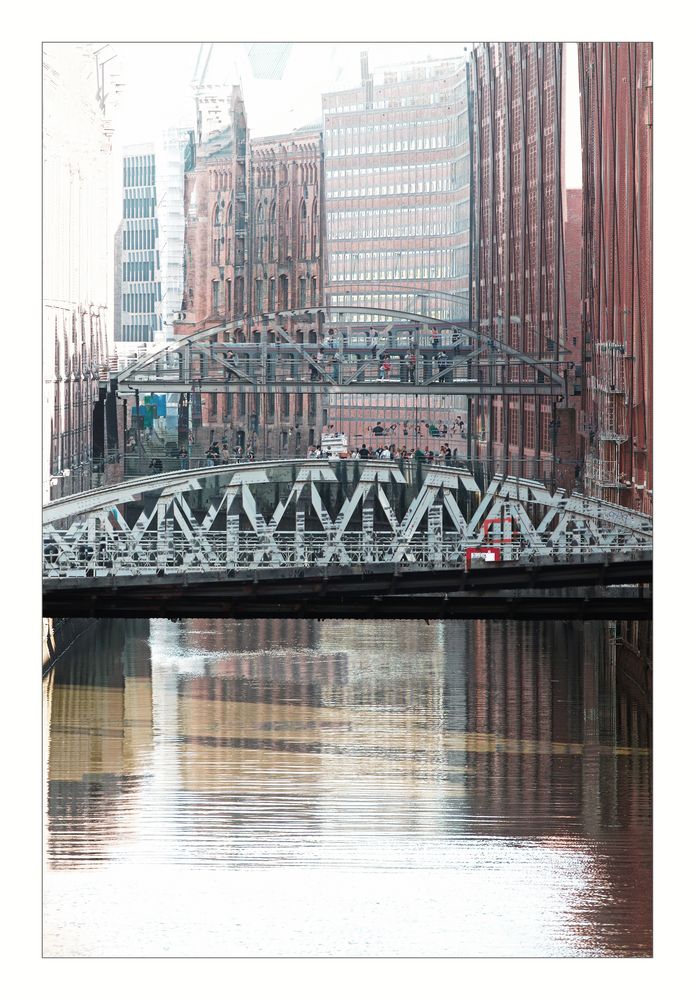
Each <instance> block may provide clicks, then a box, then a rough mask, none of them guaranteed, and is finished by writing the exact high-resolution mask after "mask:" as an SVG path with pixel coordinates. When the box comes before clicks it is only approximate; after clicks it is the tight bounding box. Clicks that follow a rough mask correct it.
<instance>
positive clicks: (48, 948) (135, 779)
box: [43, 620, 652, 957]
mask: <svg viewBox="0 0 695 1000" xmlns="http://www.w3.org/2000/svg"><path fill="white" fill-rule="evenodd" d="M628 632H629V629H628ZM628 632H626V631H625V629H624V627H623V629H620V628H618V629H616V627H615V626H611V625H605V624H599V623H588V624H568V623H561V622H553V623H549V622H537V623H531V622H447V623H441V622H439V623H437V622H431V623H426V622H403V621H387V622H349V621H321V622H318V621H241V622H233V621H227V620H225V621H222V620H219V621H197V620H188V621H184V622H171V621H164V620H156V621H132V622H126V621H112V622H109V621H102V622H100V623H98V624H95V626H94V627H93V628H92V629H90V630H89V631H88V632H87V633H86V634H85V635H83V636H82V637H81V638H79V639H78V640H77V641H76V642H75V643H74V644H73V645H72V647H71V648H70V649H69V650H68V651H67V652H66V653H65V654H64V655H63V656H62V657H61V659H60V660H59V661H58V662H57V664H56V666H55V668H54V670H53V671H52V673H51V674H50V675H49V676H48V677H47V678H46V679H45V680H44V707H45V728H44V752H45V789H44V791H45V840H44V878H43V892H44V920H43V932H44V954H45V955H47V956H286V955H295V956H488V957H494V956H646V955H649V954H651V949H652V879H651V871H652V850H651V847H652V827H651V808H652V794H651V791H652V780H651V775H652V760H651V754H650V724H649V709H648V692H646V691H645V690H644V685H643V684H641V683H640V674H639V669H637V670H636V671H635V669H631V671H630V672H629V675H628V674H626V673H625V671H624V664H625V663H627V662H628V660H629V657H628V660H626V659H625V656H624V653H625V651H626V650H628V651H629V650H630V649H632V653H630V656H632V657H633V660H635V662H637V663H638V664H639V658H638V655H637V651H636V650H635V649H634V648H633V647H634V643H635V642H636V639H635V635H632V634H628ZM628 640H629V641H628ZM631 643H632V646H631ZM633 667H634V664H633Z"/></svg>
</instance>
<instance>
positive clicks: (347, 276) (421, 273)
mask: <svg viewBox="0 0 695 1000" xmlns="http://www.w3.org/2000/svg"><path fill="white" fill-rule="evenodd" d="M465 274H466V271H465V270H464V269H463V268H462V269H461V270H460V271H458V272H456V271H454V269H453V267H447V266H446V265H443V264H431V265H429V266H428V267H424V266H418V267H394V268H391V267H382V268H365V269H364V270H361V271H358V270H349V271H345V272H340V271H336V272H331V276H330V280H331V281H336V282H341V281H392V280H395V281H404V280H406V279H413V280H414V279H415V278H461V277H464V276H465Z"/></svg>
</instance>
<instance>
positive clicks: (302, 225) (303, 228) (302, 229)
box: [299, 199, 308, 260]
mask: <svg viewBox="0 0 695 1000" xmlns="http://www.w3.org/2000/svg"><path fill="white" fill-rule="evenodd" d="M307 228H308V223H307V214H306V202H305V201H304V200H303V199H302V202H301V204H300V206H299V259H300V260H306V258H307Z"/></svg>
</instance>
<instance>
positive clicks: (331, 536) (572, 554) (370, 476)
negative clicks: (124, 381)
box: [43, 460, 652, 579]
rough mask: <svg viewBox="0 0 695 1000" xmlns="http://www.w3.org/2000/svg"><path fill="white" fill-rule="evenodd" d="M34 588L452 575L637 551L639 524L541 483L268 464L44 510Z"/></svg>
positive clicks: (365, 465)
mask: <svg viewBox="0 0 695 1000" xmlns="http://www.w3.org/2000/svg"><path fill="white" fill-rule="evenodd" d="M43 523H44V528H43V534H44V554H43V571H44V577H45V578H47V579H50V578H56V577H58V578H61V577H62V578H67V577H85V576H110V577H121V578H122V577H129V576H131V577H132V576H139V575H142V574H158V575H165V574H167V573H172V574H173V573H175V574H180V573H182V572H191V573H205V572H208V571H220V570H226V571H228V572H233V571H235V570H241V569H247V570H248V569H253V568H261V567H275V568H277V569H278V571H279V572H281V573H282V572H287V573H288V574H291V573H292V571H293V570H294V569H296V568H298V567H307V566H314V567H317V566H318V567H326V568H327V570H329V569H330V567H331V566H346V565H361V566H364V567H368V566H375V565H379V566H389V565H394V566H398V565H404V566H408V565H412V566H413V567H422V566H430V567H455V566H460V567H466V566H468V565H470V560H471V558H473V557H476V556H478V555H479V554H480V555H483V554H484V555H486V556H487V557H492V558H494V559H495V560H496V561H498V560H522V561H523V560H529V559H531V560H533V559H534V558H536V557H541V556H553V557H555V558H557V559H566V560H572V559H578V558H581V557H583V556H587V555H591V554H596V553H616V552H619V553H628V554H629V553H633V554H635V553H640V552H641V553H645V552H647V551H650V550H651V546H652V522H651V519H650V518H648V517H645V516H643V515H639V514H635V513H634V512H633V511H630V510H626V509H624V508H621V507H618V506H617V505H615V504H609V503H604V502H601V501H598V500H594V499H591V498H588V497H584V496H581V495H578V494H574V493H573V494H572V495H570V496H567V495H566V494H565V492H564V490H561V489H560V490H557V492H555V493H551V492H550V491H549V490H548V489H547V488H546V487H545V486H544V485H543V484H541V483H538V482H533V481H530V480H525V479H517V478H511V477H508V478H504V477H502V476H499V475H497V476H495V477H494V478H493V479H492V480H491V481H490V483H489V485H488V486H487V488H486V489H483V488H482V487H481V485H480V484H479V483H478V482H476V480H475V478H474V476H473V475H472V473H471V472H470V471H469V470H468V469H464V468H448V467H437V466H428V465H423V464H422V463H399V464H397V463H395V462H385V461H367V462H358V461H345V462H338V463H336V462H329V461H324V460H321V461H319V460H310V461H305V462H292V461H278V462H267V463H258V464H248V465H229V466H224V467H214V468H209V469H205V470H196V471H195V472H191V471H181V472H174V473H169V474H167V475H164V476H159V477H150V478H147V479H141V480H133V481H130V482H127V483H121V484H119V485H118V486H114V487H109V488H103V489H100V490H94V491H92V492H90V493H85V494H81V495H77V496H73V497H70V498H69V499H67V500H61V501H54V502H53V503H50V504H48V505H47V506H46V507H45V508H44V512H43Z"/></svg>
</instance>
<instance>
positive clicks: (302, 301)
mask: <svg viewBox="0 0 695 1000" xmlns="http://www.w3.org/2000/svg"><path fill="white" fill-rule="evenodd" d="M299 308H300V309H306V278H300V279H299Z"/></svg>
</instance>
